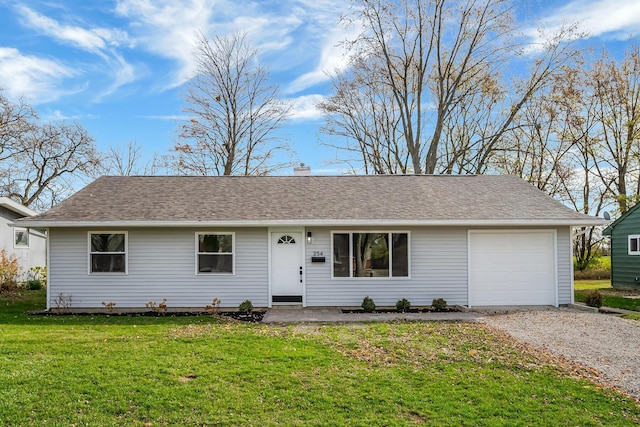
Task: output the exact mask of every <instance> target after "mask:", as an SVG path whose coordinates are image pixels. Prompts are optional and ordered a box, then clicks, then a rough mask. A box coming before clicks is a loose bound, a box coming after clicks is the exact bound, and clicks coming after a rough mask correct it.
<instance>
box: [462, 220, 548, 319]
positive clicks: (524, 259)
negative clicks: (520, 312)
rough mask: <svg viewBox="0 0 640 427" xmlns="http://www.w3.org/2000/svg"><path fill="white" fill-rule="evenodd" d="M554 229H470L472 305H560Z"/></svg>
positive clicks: (470, 301)
mask: <svg viewBox="0 0 640 427" xmlns="http://www.w3.org/2000/svg"><path fill="white" fill-rule="evenodd" d="M554 248H555V234H554V232H553V231H535V232H534V231H513V232H512V231H510V232H484V231H472V232H470V233H469V305H470V306H483V305H556V256H555V249H554Z"/></svg>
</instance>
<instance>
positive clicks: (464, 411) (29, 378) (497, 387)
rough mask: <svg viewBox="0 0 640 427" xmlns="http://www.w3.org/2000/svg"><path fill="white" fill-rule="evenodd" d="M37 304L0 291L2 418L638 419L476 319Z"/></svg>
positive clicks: (37, 298)
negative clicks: (306, 319)
mask: <svg viewBox="0 0 640 427" xmlns="http://www.w3.org/2000/svg"><path fill="white" fill-rule="evenodd" d="M42 305H43V293H42V292H28V293H27V295H26V296H25V297H24V298H21V299H18V300H16V299H7V298H4V297H2V296H0V367H1V369H0V402H1V403H0V425H7V426H9V425H12V426H13V425H16V426H43V425H55V426H57V425H60V426H70V425H89V426H123V425H127V426H129V425H131V426H162V425H181V426H203V425H208V426H213V425H216V426H236V425H243V426H251V425H255V426H274V425H287V426H295V425H317V426H325V425H355V426H358V425H361V426H374V425H391V426H395V425H437V426H461V425H473V426H520V425H521V426H528V425H568V426H575V425H580V426H600V425H607V426H627V425H635V424H637V423H639V422H640V406H638V404H636V403H634V402H633V401H631V400H629V399H627V398H625V397H623V396H622V395H620V394H618V393H617V392H615V391H612V390H608V389H602V388H600V387H597V386H595V385H593V384H592V383H589V382H587V381H585V380H579V379H575V378H573V377H572V376H571V375H572V374H569V373H566V372H564V371H563V370H562V369H561V368H559V367H556V366H555V365H553V364H552V360H553V359H550V358H548V357H544V356H542V355H540V354H538V355H536V354H534V353H530V352H528V351H526V349H524V348H523V347H522V346H521V345H519V344H518V343H516V342H514V341H512V340H511V339H510V338H507V337H506V336H505V335H503V334H500V333H497V332H494V331H493V330H491V329H490V328H488V327H486V326H483V325H479V324H471V323H468V324H467V323H433V322H424V323H423V322H415V323H407V322H397V323H396V322H394V323H367V324H349V325H338V324H336V325H316V324H303V325H288V326H266V325H259V324H258V325H251V324H240V323H232V322H228V321H226V320H221V319H217V318H213V317H206V316H202V317H158V318H155V317H115V316H111V317H107V316H95V317H92V316H29V315H25V314H23V313H24V311H25V310H27V309H33V308H39V307H42ZM564 366H566V365H564Z"/></svg>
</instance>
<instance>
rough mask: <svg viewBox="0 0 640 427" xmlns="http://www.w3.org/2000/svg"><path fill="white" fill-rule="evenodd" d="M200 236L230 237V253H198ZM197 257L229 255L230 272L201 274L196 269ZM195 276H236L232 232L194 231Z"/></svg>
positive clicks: (234, 238) (233, 234)
mask: <svg viewBox="0 0 640 427" xmlns="http://www.w3.org/2000/svg"><path fill="white" fill-rule="evenodd" d="M202 235H216V236H231V252H200V251H199V248H200V239H199V237H200V236H202ZM199 255H231V272H230V273H229V272H226V271H218V272H216V271H210V272H201V271H199V270H200V269H199V268H198V262H199V261H198V256H199ZM194 268H195V274H196V276H235V274H236V233H235V232H233V231H196V234H195V265H194Z"/></svg>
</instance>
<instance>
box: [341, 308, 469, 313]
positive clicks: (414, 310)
mask: <svg viewBox="0 0 640 427" xmlns="http://www.w3.org/2000/svg"><path fill="white" fill-rule="evenodd" d="M458 311H460V309H458V308H456V307H447V308H445V309H442V310H436V309H434V308H431V307H422V308H412V309H409V310H405V311H398V310H396V309H395V308H377V309H375V310H373V311H372V312H367V311H364V310H363V309H361V308H359V309H352V310H342V312H343V313H347V314H369V313H453V312H458Z"/></svg>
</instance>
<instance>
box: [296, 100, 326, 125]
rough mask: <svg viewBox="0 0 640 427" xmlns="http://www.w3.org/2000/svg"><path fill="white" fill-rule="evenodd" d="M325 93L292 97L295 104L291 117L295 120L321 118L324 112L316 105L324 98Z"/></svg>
mask: <svg viewBox="0 0 640 427" xmlns="http://www.w3.org/2000/svg"><path fill="white" fill-rule="evenodd" d="M324 98H325V97H324V96H323V95H318V94H315V95H304V96H300V97H298V98H294V99H290V100H289V102H291V103H292V104H293V107H292V109H291V119H293V120H316V119H321V118H322V117H323V116H324V114H323V113H322V112H321V111H320V110H319V109H318V107H316V106H317V105H318V103H319V102H321V101H322V100H324Z"/></svg>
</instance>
